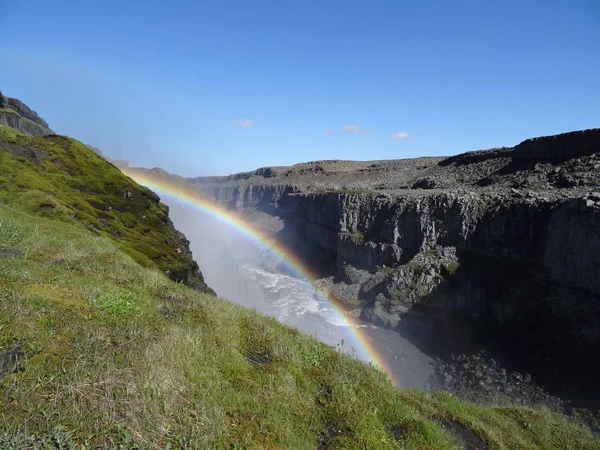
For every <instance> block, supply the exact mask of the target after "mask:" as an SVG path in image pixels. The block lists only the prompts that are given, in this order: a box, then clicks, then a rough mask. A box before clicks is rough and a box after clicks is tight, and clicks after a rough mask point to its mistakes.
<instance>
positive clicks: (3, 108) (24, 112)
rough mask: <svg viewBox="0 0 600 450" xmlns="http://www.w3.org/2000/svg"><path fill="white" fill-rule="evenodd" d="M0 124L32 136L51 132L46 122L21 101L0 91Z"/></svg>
mask: <svg viewBox="0 0 600 450" xmlns="http://www.w3.org/2000/svg"><path fill="white" fill-rule="evenodd" d="M0 124H3V125H8V126H9V127H11V128H14V129H15V130H18V131H21V132H23V133H27V134H30V135H32V136H44V135H46V134H53V133H54V132H53V131H52V130H50V127H49V126H48V123H47V122H46V121H45V120H44V119H42V118H41V117H40V116H38V114H37V113H36V112H35V111H33V110H32V109H31V108H29V107H28V106H27V105H26V104H25V103H23V102H22V101H20V100H18V99H16V98H11V97H5V96H4V95H2V92H0Z"/></svg>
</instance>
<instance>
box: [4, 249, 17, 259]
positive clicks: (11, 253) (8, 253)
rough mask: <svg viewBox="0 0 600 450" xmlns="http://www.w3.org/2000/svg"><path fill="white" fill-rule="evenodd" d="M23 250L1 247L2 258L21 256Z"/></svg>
mask: <svg viewBox="0 0 600 450" xmlns="http://www.w3.org/2000/svg"><path fill="white" fill-rule="evenodd" d="M20 255H21V252H20V251H18V250H2V249H0V258H14V257H16V256H20Z"/></svg>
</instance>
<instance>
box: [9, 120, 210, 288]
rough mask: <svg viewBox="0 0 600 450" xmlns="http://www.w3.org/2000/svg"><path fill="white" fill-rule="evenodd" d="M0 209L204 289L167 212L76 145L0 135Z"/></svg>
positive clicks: (58, 139)
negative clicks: (39, 219)
mask: <svg viewBox="0 0 600 450" xmlns="http://www.w3.org/2000/svg"><path fill="white" fill-rule="evenodd" d="M0 203H4V204H9V205H18V206H19V208H20V209H22V210H24V211H28V212H30V213H34V214H36V215H39V216H43V217H48V218H53V219H55V220H58V221H61V222H64V223H69V224H74V223H77V224H80V225H83V226H84V227H86V228H87V229H88V230H90V231H92V232H93V233H95V234H97V235H101V236H105V237H108V238H110V239H112V240H113V241H114V242H115V243H117V244H118V246H119V248H120V249H121V250H123V251H124V252H126V253H127V254H128V255H130V256H131V257H132V258H134V259H135V260H136V261H137V262H138V263H140V264H141V265H143V266H145V267H158V268H159V269H160V270H162V271H164V272H165V273H167V274H168V275H169V276H170V277H171V278H172V279H173V280H176V281H180V282H184V283H187V284H188V285H191V286H196V287H198V288H203V286H204V282H203V279H202V274H201V273H200V271H199V269H198V265H197V264H196V263H195V262H194V260H193V258H192V255H191V253H190V251H189V248H188V241H187V240H186V239H185V237H184V236H183V235H182V234H181V233H178V232H177V231H176V230H175V228H174V227H173V224H172V222H171V220H170V219H169V216H168V208H167V206H166V205H164V204H162V203H160V201H159V198H158V196H156V194H154V193H153V192H152V191H150V190H148V189H146V188H144V187H142V186H139V185H138V184H137V183H135V182H134V181H132V180H131V179H130V178H128V177H126V176H124V175H123V174H122V173H121V172H120V171H119V170H118V169H117V168H116V167H114V166H113V165H112V164H110V163H108V162H107V161H106V160H105V159H103V158H102V157H100V156H98V155H97V154H96V153H94V152H93V151H91V150H90V149H89V148H88V147H87V146H85V145H84V144H82V143H80V142H78V141H76V140H74V139H71V138H68V137H64V136H57V135H49V136H44V137H32V136H28V135H25V134H23V133H20V132H18V131H16V130H13V129H12V128H9V127H7V126H2V127H0Z"/></svg>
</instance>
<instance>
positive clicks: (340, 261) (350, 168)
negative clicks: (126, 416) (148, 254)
mask: <svg viewBox="0 0 600 450" xmlns="http://www.w3.org/2000/svg"><path fill="white" fill-rule="evenodd" d="M189 181H190V182H191V183H193V184H195V185H196V186H197V187H198V188H200V189H201V190H203V191H204V192H205V193H207V194H209V195H211V196H213V197H214V198H216V199H217V200H219V201H220V202H222V203H223V204H226V205H228V206H230V207H233V208H238V209H245V208H246V209H247V208H253V209H258V210H261V211H263V212H267V213H269V214H271V215H275V216H278V217H279V218H280V219H282V220H283V222H284V228H283V230H281V231H280V232H279V233H278V234H277V236H278V238H279V239H282V240H285V241H286V243H287V244H288V245H290V246H291V247H292V248H293V249H294V250H295V251H296V252H297V253H298V254H299V255H301V256H302V257H303V258H304V259H305V260H306V261H308V262H309V263H310V264H311V265H312V266H313V267H317V268H318V269H319V271H320V273H321V275H322V277H323V280H322V282H323V283H324V284H325V285H327V286H328V287H329V288H330V289H331V290H332V291H333V292H334V293H335V294H337V296H338V297H339V298H341V299H345V300H348V301H349V304H350V303H352V304H356V299H358V300H360V305H361V308H360V309H359V310H357V311H354V313H355V314H360V316H361V317H362V318H363V319H365V320H368V321H372V322H374V323H377V324H380V325H384V326H387V327H390V328H394V329H397V330H399V331H402V330H405V329H406V326H407V324H408V323H413V322H414V323H416V322H418V323H420V324H421V330H422V329H423V327H422V325H423V323H427V324H428V326H429V327H430V328H431V329H436V330H437V331H439V330H441V329H443V328H444V327H446V328H448V333H447V334H446V335H445V336H444V339H449V340H450V341H453V343H454V344H455V345H454V347H455V349H459V350H460V348H461V347H464V346H469V345H470V344H469V342H470V340H471V339H473V336H475V335H477V336H478V338H479V337H481V336H482V334H481V333H483V334H485V333H486V332H488V334H489V332H490V330H494V333H496V334H497V333H500V332H506V337H507V339H513V340H514V341H515V344H516V345H519V346H521V349H522V350H523V353H524V354H527V352H531V353H532V354H535V356H533V358H538V359H540V360H544V361H550V362H556V361H558V360H559V359H560V358H563V357H564V358H566V359H564V358H563V359H560V360H561V361H566V360H569V361H572V360H573V361H578V363H581V362H582V361H584V363H583V364H584V366H585V364H589V361H590V358H592V361H593V363H594V364H597V363H598V361H599V359H598V348H600V130H599V129H592V130H585V131H577V132H572V133H565V134H562V135H557V136H549V137H541V138H535V139H529V140H527V141H524V142H522V143H521V144H519V145H517V146H515V147H513V148H507V147H505V148H498V149H492V150H487V151H477V152H469V153H464V154H461V155H457V156H453V157H449V158H417V159H411V160H396V161H369V162H350V161H319V162H313V163H307V164H300V165H296V166H291V167H274V168H263V169H259V170H257V171H255V172H247V173H243V174H237V175H232V176H229V177H208V178H196V179H191V180H189ZM455 316H460V317H461V320H462V319H464V320H467V321H469V325H468V327H469V330H470V331H469V333H466V332H464V328H461V331H460V332H457V331H456V327H457V325H456V322H455V321H451V320H450V317H455ZM449 324H451V325H449ZM511 336H512V337H511ZM505 348H511V347H510V346H508V347H505ZM557 354H560V355H561V356H560V358H559V357H558V356H556V355H557ZM585 361H587V362H585ZM569 364H571V363H569ZM545 370H554V369H549V368H546V369H545Z"/></svg>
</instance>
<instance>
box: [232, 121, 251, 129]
mask: <svg viewBox="0 0 600 450" xmlns="http://www.w3.org/2000/svg"><path fill="white" fill-rule="evenodd" d="M233 126H234V127H238V128H254V122H253V121H251V120H250V119H240V120H236V121H235V122H233Z"/></svg>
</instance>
